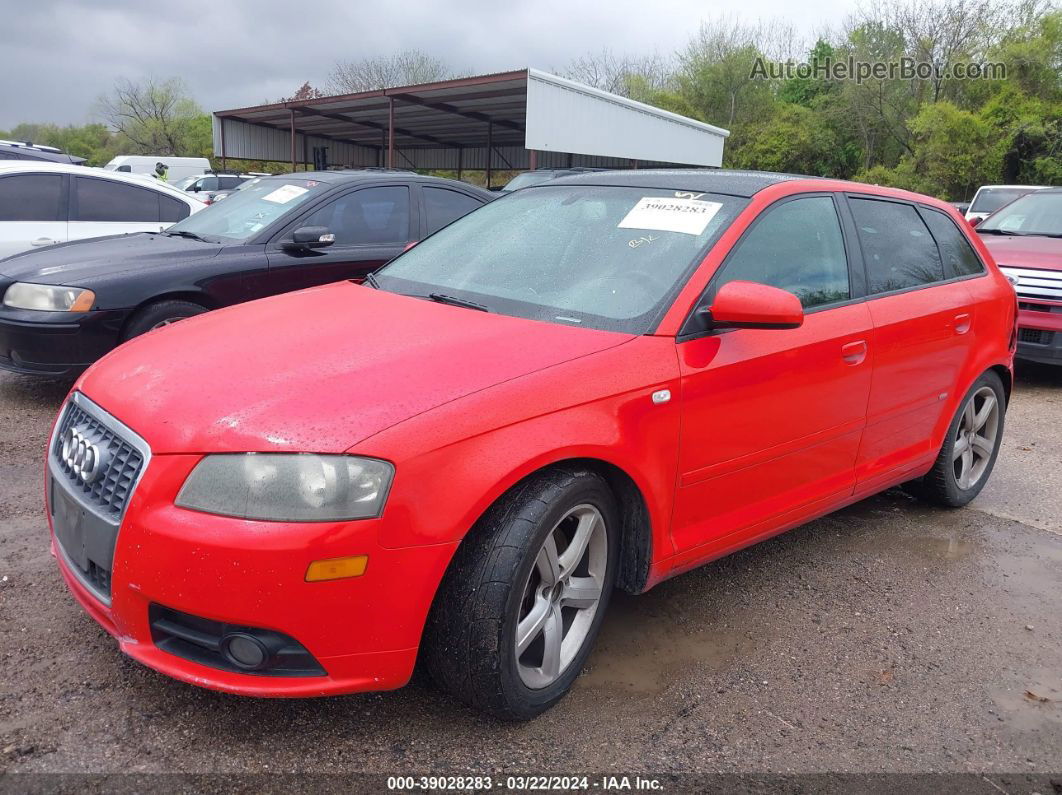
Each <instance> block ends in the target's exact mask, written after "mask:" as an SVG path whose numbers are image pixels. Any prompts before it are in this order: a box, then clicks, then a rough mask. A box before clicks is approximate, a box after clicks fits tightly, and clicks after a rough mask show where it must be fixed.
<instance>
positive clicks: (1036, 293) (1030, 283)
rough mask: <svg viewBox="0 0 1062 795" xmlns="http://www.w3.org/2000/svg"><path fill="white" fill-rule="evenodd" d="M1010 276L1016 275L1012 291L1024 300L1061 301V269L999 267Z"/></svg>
mask: <svg viewBox="0 0 1062 795" xmlns="http://www.w3.org/2000/svg"><path fill="white" fill-rule="evenodd" d="M1000 270H1001V271H1003V273H1005V274H1006V275H1007V276H1010V277H1017V279H1018V283H1017V284H1016V285H1015V286H1014V292H1016V293H1017V294H1018V298H1020V299H1022V300H1025V301H1033V302H1037V301H1062V271H1049V270H1042V269H1040V268H1012V267H1010V266H1009V265H1008V266H1003V267H1001V268H1000Z"/></svg>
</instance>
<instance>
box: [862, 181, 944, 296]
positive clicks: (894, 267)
mask: <svg viewBox="0 0 1062 795" xmlns="http://www.w3.org/2000/svg"><path fill="white" fill-rule="evenodd" d="M850 204H851V207H852V215H853V216H855V222H856V227H858V229H859V242H860V245H861V246H862V248H863V260H864V262H865V263H866V268H867V282H868V284H867V291H868V292H869V293H870V294H871V295H874V294H877V293H889V292H892V291H894V290H905V289H907V288H910V287H921V286H923V285H927V284H933V283H934V282H940V281H943V280H944V265H943V264H942V263H941V261H940V254H939V253H938V252H937V245H936V243H935V242H934V241H933V237H932V235H930V234H929V229H927V228H926V225H925V223H924V222H923V221H922V217H921V216H920V215H919V214H918V211H917V210H916V209H915V208H914V207H912V206H911V205H909V204H900V203H898V202H891V201H879V200H877V199H852V200H851V201H850Z"/></svg>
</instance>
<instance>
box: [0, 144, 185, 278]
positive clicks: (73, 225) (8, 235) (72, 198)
mask: <svg viewBox="0 0 1062 795" xmlns="http://www.w3.org/2000/svg"><path fill="white" fill-rule="evenodd" d="M205 207H206V205H204V204H203V203H202V202H200V201H197V200H196V199H195V198H194V197H193V195H192V194H189V193H185V192H184V191H180V190H177V189H176V188H172V187H170V186H169V185H166V184H163V183H161V182H159V181H157V180H155V179H154V178H152V177H145V176H141V175H137V174H124V173H118V172H115V171H104V170H103V169H99V168H86V167H84V166H75V165H66V164H61V163H42V162H36V161H28V160H25V161H22V160H20V161H5V162H4V163H0V258H2V257H7V256H10V255H12V254H17V253H18V252H20V251H26V250H27V249H30V248H33V247H35V246H50V245H52V244H54V243H63V242H66V241H68V240H80V239H82V238H86V237H101V236H103V235H118V234H123V233H126V232H161V231H162V230H163V229H165V228H166V227H168V226H169V225H170V224H173V223H175V222H177V221H180V220H181V219H182V218H187V217H188V216H189V215H191V214H192V213H195V212H198V211H200V210H202V209H205Z"/></svg>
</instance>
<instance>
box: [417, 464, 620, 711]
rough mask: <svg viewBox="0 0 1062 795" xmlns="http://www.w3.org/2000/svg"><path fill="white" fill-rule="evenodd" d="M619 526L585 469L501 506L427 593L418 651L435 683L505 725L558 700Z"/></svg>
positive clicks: (601, 606)
mask: <svg viewBox="0 0 1062 795" xmlns="http://www.w3.org/2000/svg"><path fill="white" fill-rule="evenodd" d="M619 530H620V522H619V517H618V511H617V508H616V500H615V498H614V496H613V494H612V491H611V490H610V489H609V487H608V484H607V483H606V482H605V481H604V479H602V478H601V477H600V476H599V475H597V474H595V473H594V472H591V471H589V470H586V469H583V468H554V469H550V470H545V471H543V472H541V473H538V474H536V475H533V476H531V477H530V478H529V479H528V480H527V481H525V482H524V483H522V484H520V485H519V486H517V487H516V488H514V489H513V490H512V491H511V492H510V493H509V494H507V495H506V496H505V497H503V498H502V499H501V500H499V501H498V502H497V503H496V504H495V505H494V506H492V507H491V508H490V509H489V510H488V511H487V513H486V514H485V515H484V517H483V518H482V519H481V520H480V521H479V522H478V523H477V524H476V527H475V528H474V529H473V530H472V532H471V533H470V534H469V536H468V537H467V538H466V540H464V541H463V542H462V543H461V545H460V546H459V547H458V550H457V553H456V554H455V556H454V560H453V561H452V563H451V565H450V567H449V569H448V570H447V573H446V575H445V576H444V578H443V582H442V585H441V586H440V588H439V593H438V594H437V596H436V599H435V603H434V606H433V609H432V612H431V615H430V616H429V619H428V625H427V627H426V631H425V645H424V662H425V665H426V668H427V670H428V672H429V673H430V675H431V677H432V679H433V681H434V682H435V683H436V684H437V685H438V686H439V687H441V688H442V689H443V690H445V691H447V692H449V693H451V694H452V695H454V696H455V697H457V698H458V699H459V700H460V701H463V702H464V703H466V704H468V705H470V706H472V707H474V708H477V709H479V710H481V711H484V712H486V713H489V714H491V715H494V716H495V717H498V718H502V719H505V720H527V719H529V718H533V717H534V716H536V715H538V714H540V713H541V712H543V711H545V710H547V709H549V708H550V707H551V706H553V705H554V704H556V703H557V702H558V701H559V700H560V699H561V698H563V697H564V695H565V694H566V693H567V692H568V690H569V689H570V688H571V686H572V683H573V682H574V681H575V679H576V677H577V676H579V674H580V672H581V671H582V668H583V665H584V663H585V662H586V658H587V656H588V655H589V653H590V650H591V648H592V647H593V643H594V639H595V638H596V636H597V633H598V630H599V629H600V627H601V621H602V619H603V617H604V614H605V610H606V608H607V607H608V601H609V596H610V595H611V591H612V587H613V583H614V581H615V577H616V566H617V563H618V561H617V557H618V550H619V543H618V542H619V538H618V534H619ZM577 539H578V540H579V541H580V542H583V541H585V543H582V551H581V552H580V551H578V549H576V547H573V546H571V544H572V542H573V541H576V540H577ZM551 549H552V551H551ZM595 589H596V590H595ZM595 593H596V602H595V603H594V604H593V606H591V601H592V600H593V599H594V597H595ZM521 631H522V632H523V637H522V638H519V639H518V637H517V635H518V632H521Z"/></svg>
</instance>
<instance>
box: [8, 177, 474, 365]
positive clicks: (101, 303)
mask: <svg viewBox="0 0 1062 795" xmlns="http://www.w3.org/2000/svg"><path fill="white" fill-rule="evenodd" d="M126 179H137V178H136V177H126ZM160 187H161V188H164V189H165V190H169V191H172V192H173V193H176V194H179V195H180V196H181V197H182V198H183V200H184V201H185V202H188V203H193V204H196V205H198V206H199V207H200V208H203V209H202V212H199V213H197V214H195V215H192V216H191V217H189V218H186V219H185V220H184V221H182V222H180V223H178V224H175V225H174V226H173V227H172V228H170V229H168V230H167V231H165V232H163V233H161V234H159V233H158V231H157V230H156V231H154V232H152V233H144V234H139V235H125V236H122V237H112V238H105V239H99V240H91V241H86V242H82V243H70V244H67V245H61V246H55V247H53V248H51V249H49V250H47V251H33V252H28V253H25V254H22V255H20V256H15V257H12V258H10V259H8V260H4V261H0V295H2V296H3V304H2V306H0V367H3V368H7V369H9V370H16V371H19V372H23V373H39V374H51V375H68V374H72V373H77V372H79V371H81V370H83V369H84V368H85V367H87V366H88V365H89V364H91V363H92V362H94V361H95V360H96V359H98V358H99V357H100V356H102V355H103V354H105V353H107V352H108V351H109V350H111V349H112V348H114V347H115V346H117V345H118V344H119V343H121V342H123V341H125V340H128V339H130V338H132V337H135V336H137V335H139V334H143V333H144V332H145V331H149V330H150V329H153V328H157V327H159V326H164V325H167V324H169V323H172V322H174V321H175V320H180V319H181V318H186V317H190V316H192V315H197V314H200V313H202V312H206V311H207V310H209V309H216V308H218V307H223V306H228V305H230V304H237V303H240V302H242V301H250V300H252V299H254V298H261V297H263V296H267V295H274V294H276V293H284V292H288V291H290V290H299V289H301V288H303V287H313V286H315V285H321V284H327V283H328V282H335V281H341V280H344V279H355V280H361V279H364V278H365V276H366V274H369V273H371V272H372V271H374V270H376V269H377V268H379V267H380V266H381V265H383V264H384V263H385V262H387V261H388V260H390V259H391V258H392V257H394V256H395V255H397V254H399V253H401V251H402V250H403V248H405V247H406V246H407V245H409V244H410V243H411V242H414V241H417V240H420V239H421V238H423V237H424V236H425V235H429V234H431V233H432V232H434V231H435V230H437V229H439V228H441V227H443V226H445V225H446V224H448V223H450V222H451V221H453V220H454V219H455V218H459V217H460V216H462V215H464V214H465V213H468V212H471V211H472V210H474V209H476V208H478V207H480V206H481V205H483V204H485V203H487V202H489V201H490V200H491V199H492V198H494V195H493V194H491V193H489V192H487V191H485V190H481V189H479V188H476V187H473V186H471V185H467V184H465V183H462V182H456V181H453V180H445V179H437V178H435V177H419V176H417V175H416V174H413V173H411V172H407V173H395V174H389V173H381V172H368V171H349V172H341V171H327V172H305V173H303V172H300V173H299V174H290V175H286V176H278V177H263V178H261V180H260V181H259V182H257V183H255V184H254V185H253V186H252V187H248V188H247V189H246V190H241V191H238V192H236V193H235V194H234V195H233V196H231V197H230V198H228V199H226V200H225V201H224V202H222V203H220V204H216V205H214V206H212V207H204V205H203V204H202V203H200V202H198V201H196V199H194V198H192V194H190V193H185V192H183V191H177V190H175V189H172V188H166V187H165V186H160ZM304 320H306V318H304ZM428 333H430V332H428ZM226 344H227V342H226Z"/></svg>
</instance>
